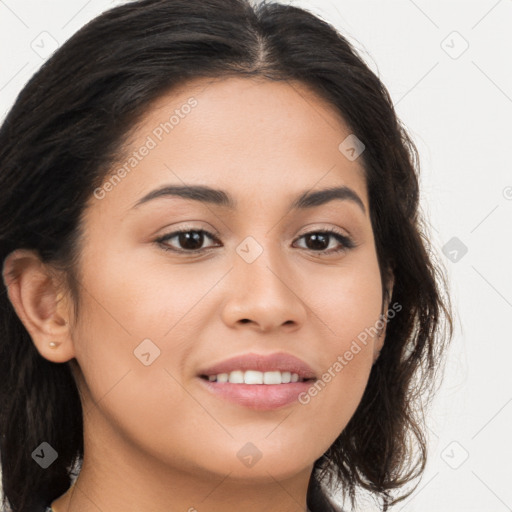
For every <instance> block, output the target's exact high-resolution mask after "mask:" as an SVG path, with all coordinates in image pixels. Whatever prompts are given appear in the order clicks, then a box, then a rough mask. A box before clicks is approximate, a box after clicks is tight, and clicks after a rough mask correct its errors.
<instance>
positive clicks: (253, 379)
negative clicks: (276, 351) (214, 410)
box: [208, 370, 305, 384]
mask: <svg viewBox="0 0 512 512" xmlns="http://www.w3.org/2000/svg"><path fill="white" fill-rule="evenodd" d="M208 380H209V381H210V382H229V383H230V384H288V383H289V382H299V381H303V380H305V379H301V378H299V374H298V373H291V372H280V371H272V372H258V371H256V370H247V371H245V372H243V371H241V370H234V371H232V372H231V373H219V374H218V375H209V376H208Z"/></svg>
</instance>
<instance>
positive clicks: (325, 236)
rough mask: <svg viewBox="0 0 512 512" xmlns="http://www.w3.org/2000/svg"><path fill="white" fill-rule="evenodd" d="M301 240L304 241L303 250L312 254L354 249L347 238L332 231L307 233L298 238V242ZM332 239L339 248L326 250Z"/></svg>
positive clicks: (353, 245)
mask: <svg viewBox="0 0 512 512" xmlns="http://www.w3.org/2000/svg"><path fill="white" fill-rule="evenodd" d="M302 238H303V239H304V240H305V241H306V243H305V245H306V247H305V249H308V250H310V251H313V252H319V253H322V252H323V253H327V254H331V253H336V252H340V251H345V250H348V249H352V248H353V247H355V244H354V242H353V241H352V240H351V239H350V238H349V237H347V236H345V235H342V234H341V233H338V232H337V231H336V230H334V229H327V230H323V231H311V232H309V233H306V234H304V235H302V236H301V237H300V238H299V240H300V239H302ZM333 239H334V240H336V241H337V242H338V244H339V245H340V247H338V248H334V249H329V250H328V247H329V245H330V242H331V240H333Z"/></svg>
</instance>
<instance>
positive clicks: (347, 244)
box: [156, 228, 356, 255]
mask: <svg viewBox="0 0 512 512" xmlns="http://www.w3.org/2000/svg"><path fill="white" fill-rule="evenodd" d="M191 232H194V233H203V234H205V235H206V236H207V237H209V238H210V239H212V240H213V241H214V242H220V240H219V239H218V238H217V235H218V233H216V234H212V233H210V232H209V231H206V230H204V229H191V228H184V229H180V230H178V231H173V232H172V233H169V234H167V235H163V236H162V237H160V238H157V239H156V242H157V243H158V244H159V246H160V247H161V248H162V249H164V250H165V251H172V252H174V253H180V254H199V253H202V252H205V251H208V250H209V249H214V247H207V248H204V249H195V250H185V249H176V248H174V247H170V246H169V245H168V244H166V243H164V242H165V241H167V240H170V239H172V238H174V237H176V236H178V235H180V234H181V233H191ZM313 234H323V235H330V236H332V237H334V238H335V239H336V240H337V241H338V242H340V243H341V245H342V247H340V248H339V249H330V250H320V251H315V250H313V249H305V250H306V251H308V252H312V253H315V254H326V255H329V254H335V253H339V252H342V251H347V250H349V249H353V248H354V247H356V244H355V243H354V241H353V240H352V239H351V238H349V237H348V236H345V235H342V234H341V233H339V232H338V231H336V230H335V229H333V228H328V229H322V230H316V231H309V232H308V233H304V234H303V235H301V236H300V237H299V238H298V240H300V239H301V238H304V237H306V236H308V235H313ZM329 241H330V240H329Z"/></svg>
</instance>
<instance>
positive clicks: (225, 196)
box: [132, 185, 366, 215]
mask: <svg viewBox="0 0 512 512" xmlns="http://www.w3.org/2000/svg"><path fill="white" fill-rule="evenodd" d="M162 197H182V198H184V199H192V200H193V201H199V202H201V203H209V204H212V205H215V206H219V207H224V208H228V209H231V210H235V209H236V208H237V201H236V200H235V199H234V198H233V197H232V196H231V195H230V194H229V193H227V192H225V191H224V190H219V189H215V188H211V187H208V186H206V185H166V186H163V187H161V188H158V189H156V190H153V191H151V192H149V193H148V194H146V195H145V196H144V197H142V198H141V199H139V201H137V203H136V204H135V205H134V206H133V207H132V208H137V207H138V206H140V205H141V204H144V203H147V202H148V201H151V200H153V199H157V198H162ZM335 199H337V200H341V201H351V202H353V203H355V204H357V205H358V206H359V208H361V210H362V211H363V213H364V214H365V215H366V208H365V206H364V203H363V201H362V200H361V198H360V197H359V196H358V195H357V193H356V192H355V191H354V190H353V189H351V188H349V187H347V186H340V187H330V188H325V189H322V190H315V191H312V192H311V191H308V190H306V191H304V192H303V193H302V194H300V195H299V196H298V197H297V198H296V199H295V200H294V201H293V202H292V204H291V205H290V207H291V209H293V210H303V209H307V208H314V207H316V206H320V205H323V204H326V203H328V202H330V201H333V200H335Z"/></svg>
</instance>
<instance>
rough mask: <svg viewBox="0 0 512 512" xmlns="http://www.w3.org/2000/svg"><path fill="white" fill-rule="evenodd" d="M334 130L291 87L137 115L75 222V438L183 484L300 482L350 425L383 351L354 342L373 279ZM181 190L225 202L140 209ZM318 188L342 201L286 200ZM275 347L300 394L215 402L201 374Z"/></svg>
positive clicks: (354, 186) (369, 321)
mask: <svg viewBox="0 0 512 512" xmlns="http://www.w3.org/2000/svg"><path fill="white" fill-rule="evenodd" d="M166 123H167V124H166ZM348 135H350V130H349V129H348V127H347V126H346V125H345V123H344V122H343V119H341V118H340V117H339V115H337V114H336V113H335V112H334V111H333V109H332V108H331V107H330V106H329V105H328V104H326V103H324V102H323V101H322V100H321V99H320V98H318V97H317V96H315V95H314V94H313V93H312V92H311V91H309V90H308V89H306V88H305V86H303V85H300V84H297V83H293V84H291V83H287V82H270V81H264V80H257V81H256V80H248V79H242V78H236V79H235V78H230V79H224V80H208V81H207V80H197V81H195V82H192V83H189V84H187V86H186V87H183V88H181V89H180V90H175V91H173V92H172V93H169V94H168V95H166V96H165V97H162V98H160V99H159V100H158V102H156V103H155V104H154V105H153V106H152V108H151V110H150V112H148V113H147V115H146V117H145V118H144V119H143V121H142V123H141V124H140V125H139V126H138V127H137V130H136V131H135V132H134V135H133V137H132V138H131V142H130V144H131V145H130V148H129V151H128V153H127V156H126V159H125V160H123V161H121V162H120V163H119V165H117V166H115V167H113V168H112V172H111V173H110V174H109V175H108V176H107V177H106V178H105V181H104V184H103V185H102V187H101V188H99V189H97V190H96V191H95V195H94V197H91V200H90V202H89V205H88V208H87V210H86V214H85V217H84V230H85V239H84V242H83V250H82V252H81V261H80V282H81V284H82V286H80V287H79V289H80V293H81V308H80V315H79V321H78V323H77V324H76V325H74V326H73V333H72V337H73V346H74V347H73V349H74V355H75V357H76V360H77V362H78V364H79V366H80V369H81V372H82V374H83V379H81V384H80V386H81V392H82V399H83V401H84V409H85V411H86V418H85V428H86V430H88V431H89V432H93V431H95V429H96V434H97V439H107V438H108V439H110V440H114V439H117V438H122V439H123V443H125V444H128V445H130V446H132V447H134V448H135V449H136V450H138V451H140V452H141V453H144V454H146V455H148V456H150V457H152V458H154V459H156V460H158V461H159V463H162V464H163V465H165V466H167V467H171V466H174V467H176V468H179V469H180V470H181V471H188V470H190V471H195V472H204V473H205V474H207V473H215V474H217V475H218V474H222V475H225V474H226V473H227V472H231V476H232V477H239V478H251V479H254V478H258V477H262V478H263V477H265V476H266V475H268V472H270V473H271V474H272V475H274V476H275V477H276V478H277V477H280V478H284V477H286V476H289V475H293V474H295V473H297V472H298V471H301V470H304V469H305V468H309V469H311V466H312V464H313V462H314V461H315V460H316V459H317V458H319V457H320V456H321V455H322V454H323V453H324V452H325V451H326V450H327V449H328V448H329V446H330V445H331V444H332V443H333V442H334V440H335V439H336V438H337V436H338V435H339V434H340V433H341V432H342V430H343V429H344V427H345V425H346V424H347V422H348V421H349V419H350V418H351V416H352V415H353V414H354V412H355V409H356V407H357V405H358V403H359V402H360V399H361V397H362V394H363V391H364V389H365V386H366V383H367V380H368V377H369V373H370V370H371V367H372V363H373V362H374V357H375V354H376V353H377V350H378V349H379V348H380V346H381V342H382V338H383V337H382V336H381V337H380V338H379V337H378V335H377V334H375V330H373V331H371V333H372V334H370V335H368V334H367V335H366V338H365V341H364V342H362V341H361V340H362V338H364V336H361V333H365V332H366V333H368V329H370V328H372V327H373V326H375V325H376V322H377V321H378V320H379V315H380V313H381V307H382V303H381V299H382V284H381V276H380V272H379V266H378V261H377V255H376V250H375V244H374V237H373V232H372V226H371V223H370V217H369V203H368V197H367V190H366V184H365V180H364V175H363V168H362V162H361V159H360V158H357V159H355V160H354V159H349V158H347V157H346V155H345V154H344V153H342V152H341V151H340V149H339V145H340V143H341V142H342V141H343V140H344V139H345V138H346V137H347V136H348ZM144 148H146V149H144ZM123 166H124V172H123V171H122V169H123ZM184 185H187V186H203V187H210V188H212V189H218V190H222V191H223V192H224V194H225V195H226V196H227V197H228V199H230V201H231V203H233V204H230V203H229V202H228V201H225V202H220V201H214V200H210V201H199V200H197V198H198V196H197V195H196V196H195V199H194V198H193V197H192V196H190V195H189V196H188V197H182V196H179V195H176V194H170V193H168V194H164V193H159V194H153V196H154V197H153V198H151V197H150V196H148V194H151V193H152V192H153V191H156V190H159V189H161V188H163V187H170V186H175V187H182V186H184ZM334 187H342V188H343V190H344V191H345V192H342V193H341V194H340V197H334V198H333V197H331V200H324V201H322V200H318V201H317V202H316V203H315V202H310V203H308V204H302V205H300V204H299V205H294V202H296V200H297V199H298V198H300V197H301V196H302V195H303V194H305V193H314V192H318V191H320V190H323V189H326V188H334ZM347 189H350V190H349V191H348V192H347ZM219 197H221V194H219V193H217V194H216V195H214V198H213V199H215V198H217V199H218V198H219ZM222 197H224V196H222ZM203 199H204V195H203ZM324 199H325V198H324ZM303 202H304V201H303ZM179 230H183V231H184V232H185V233H182V234H181V235H180V234H176V232H177V231H179ZM326 231H332V233H326ZM354 341H355V342H356V343H355V344H354ZM356 347H357V348H356ZM278 352H279V353H285V354H289V355H292V356H295V357H296V358H298V359H300V360H301V361H303V362H304V363H305V364H306V365H307V366H308V367H309V368H310V370H311V371H312V372H313V375H314V376H315V377H316V379H317V381H316V384H317V387H316V392H315V391H314V390H313V391H309V390H311V388H312V386H313V382H312V381H310V382H308V383H306V384H300V383H299V384H284V383H283V384H276V385H272V388H273V389H274V391H273V392H270V391H268V390H264V391H262V392H261V393H262V394H261V396H260V398H259V399H258V398H257V397H255V396H254V394H255V391H253V390H249V389H248V388H249V387H250V385H249V384H235V383H231V384H225V383H224V388H226V387H227V386H230V387H231V389H233V387H235V386H244V389H243V390H242V388H239V391H236V390H235V391H233V392H232V395H233V396H234V395H236V396H237V397H238V398H227V396H226V395H225V394H223V393H221V392H219V391H218V389H219V385H220V384H223V383H220V382H217V383H212V384H208V382H209V380H208V379H205V378H202V377H200V373H201V370H204V369H205V368H208V367H211V366H213V365H216V364H217V363H221V362H223V361H224V360H226V359H229V358H231V357H233V356H243V355H246V354H249V353H250V354H257V355H263V356H267V355H271V354H275V353H278ZM340 367H341V368H340ZM329 377H330V378H329ZM244 378H245V374H244ZM285 379H286V377H285ZM319 382H321V383H322V384H319ZM215 386H217V390H215V389H214V387H215ZM278 386H282V387H283V388H281V389H282V390H279V389H277V388H278ZM261 388H262V385H260V386H259V389H261ZM287 388H289V389H290V390H291V391H289V390H287ZM253 389H255V388H253ZM297 390H300V391H301V395H300V396H298V391H297ZM290 396H291V397H292V399H290ZM93 402H94V403H95V404H96V405H93ZM112 442H117V441H112ZM297 446H300V447H301V449H300V450H297V449H296V447H297ZM283 454H286V456H283ZM247 455H250V456H255V457H256V458H258V456H259V455H261V459H260V460H258V461H257V462H256V463H254V464H246V463H244V460H246V459H243V457H244V456H247Z"/></svg>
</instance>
